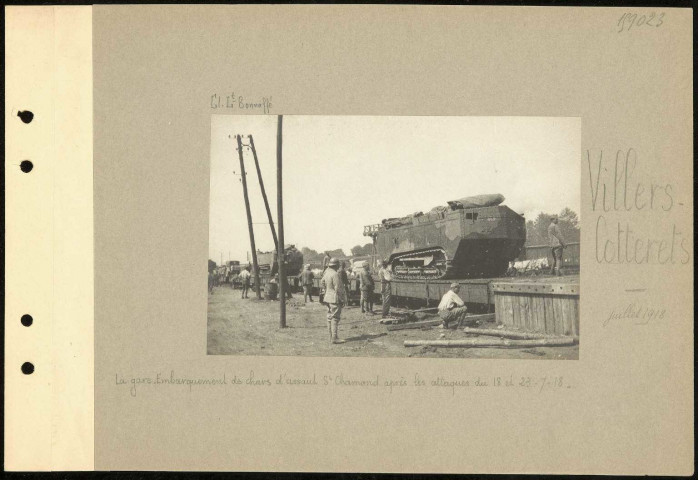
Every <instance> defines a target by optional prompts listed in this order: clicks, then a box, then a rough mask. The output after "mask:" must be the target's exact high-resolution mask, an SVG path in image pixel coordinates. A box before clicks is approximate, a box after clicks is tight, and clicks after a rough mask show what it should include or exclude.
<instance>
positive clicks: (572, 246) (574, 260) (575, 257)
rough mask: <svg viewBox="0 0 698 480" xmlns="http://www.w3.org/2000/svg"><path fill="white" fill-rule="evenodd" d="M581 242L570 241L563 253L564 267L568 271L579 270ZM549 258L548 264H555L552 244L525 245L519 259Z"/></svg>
mask: <svg viewBox="0 0 698 480" xmlns="http://www.w3.org/2000/svg"><path fill="white" fill-rule="evenodd" d="M579 253H580V251H579V242H569V243H567V247H565V249H564V251H563V253H562V268H563V269H564V270H565V271H567V272H579V264H580V260H579ZM537 258H547V259H548V265H552V264H553V254H552V250H551V248H550V245H527V246H526V247H524V251H523V252H522V255H520V256H519V260H535V259H537Z"/></svg>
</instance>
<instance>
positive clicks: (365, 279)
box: [359, 262, 374, 314]
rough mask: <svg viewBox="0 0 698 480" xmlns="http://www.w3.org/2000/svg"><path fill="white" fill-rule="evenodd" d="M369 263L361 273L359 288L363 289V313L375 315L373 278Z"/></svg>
mask: <svg viewBox="0 0 698 480" xmlns="http://www.w3.org/2000/svg"><path fill="white" fill-rule="evenodd" d="M368 268H369V267H368V262H366V264H365V265H364V268H362V269H361V270H360V271H359V286H360V288H361V313H371V314H373V305H372V304H371V296H372V295H373V287H374V283H373V277H371V274H370V272H369V269H368Z"/></svg>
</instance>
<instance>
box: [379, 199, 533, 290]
mask: <svg viewBox="0 0 698 480" xmlns="http://www.w3.org/2000/svg"><path fill="white" fill-rule="evenodd" d="M374 238H375V245H376V252H377V254H378V255H379V256H380V258H382V259H388V261H389V262H390V264H391V265H392V267H393V273H394V274H395V276H396V277H398V278H406V279H410V278H425V279H449V278H484V277H493V276H497V275H502V274H504V273H505V272H506V269H507V267H508V263H509V262H510V261H512V260H514V259H515V258H516V257H517V256H518V255H519V254H520V252H521V249H522V248H523V245H524V243H525V241H526V225H525V220H524V218H523V216H521V215H519V214H517V213H516V212H514V211H513V210H511V209H510V208H509V207H506V206H502V205H497V206H489V207H480V208H466V209H458V210H450V211H442V212H429V213H427V214H423V215H414V216H413V217H411V219H410V220H409V221H404V219H403V221H402V223H401V224H399V225H397V226H389V227H385V226H384V227H381V228H379V229H378V230H377V231H376V232H375V234H374Z"/></svg>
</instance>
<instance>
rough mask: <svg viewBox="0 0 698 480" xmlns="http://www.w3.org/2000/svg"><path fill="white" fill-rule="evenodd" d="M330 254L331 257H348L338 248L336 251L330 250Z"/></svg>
mask: <svg viewBox="0 0 698 480" xmlns="http://www.w3.org/2000/svg"><path fill="white" fill-rule="evenodd" d="M328 252H329V254H330V257H337V258H342V257H346V255H345V254H344V250H342V249H341V248H337V249H336V250H328Z"/></svg>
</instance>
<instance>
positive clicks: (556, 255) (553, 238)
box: [548, 215, 565, 276]
mask: <svg viewBox="0 0 698 480" xmlns="http://www.w3.org/2000/svg"><path fill="white" fill-rule="evenodd" d="M557 222H558V217H557V215H553V217H552V218H551V219H550V225H549V226H548V237H550V248H551V250H552V253H553V265H552V266H551V267H550V274H551V275H558V276H561V275H562V273H561V272H560V267H562V249H564V248H565V241H564V240H563V239H562V233H560V227H559V226H558V225H557Z"/></svg>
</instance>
